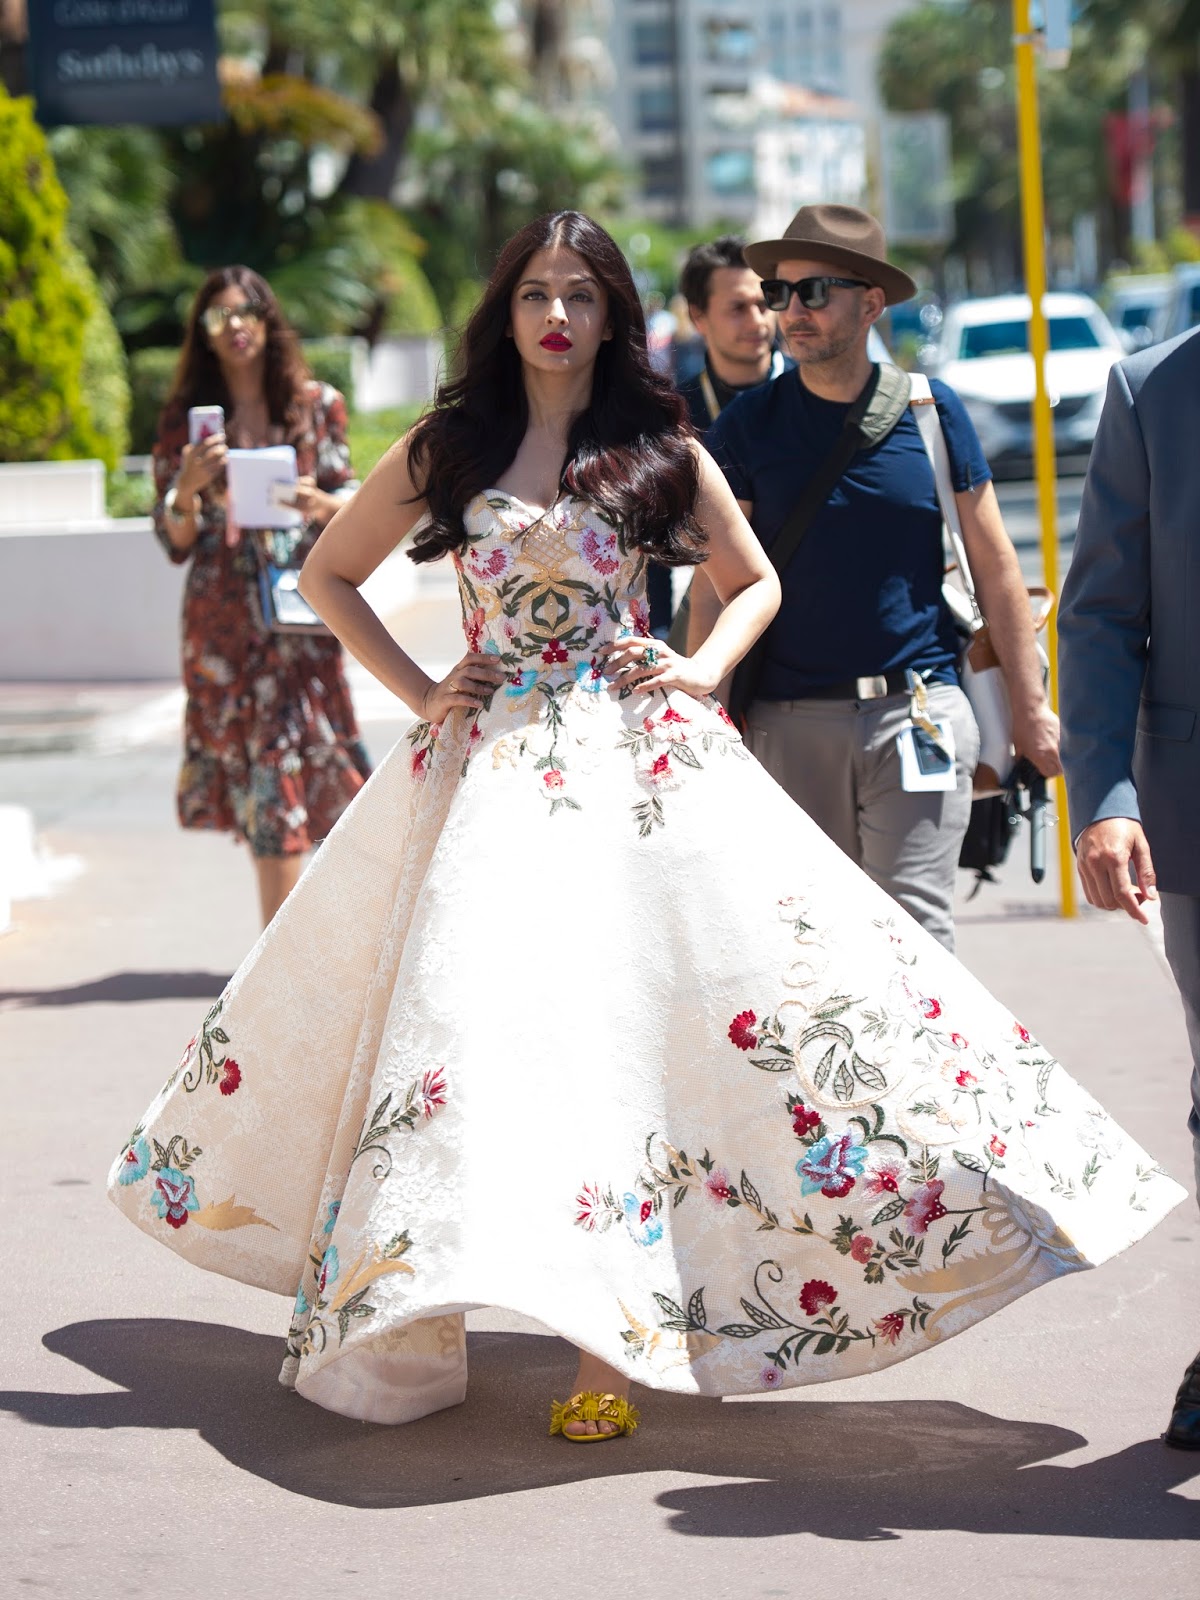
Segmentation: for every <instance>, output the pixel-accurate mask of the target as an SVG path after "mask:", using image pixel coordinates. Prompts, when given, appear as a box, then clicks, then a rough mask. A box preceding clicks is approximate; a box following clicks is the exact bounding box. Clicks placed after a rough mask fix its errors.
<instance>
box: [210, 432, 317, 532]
mask: <svg viewBox="0 0 1200 1600" xmlns="http://www.w3.org/2000/svg"><path fill="white" fill-rule="evenodd" d="M225 470H226V475H227V478H228V482H229V508H230V510H231V511H232V512H233V519H234V521H235V522H236V523H237V524H238V526H239V527H240V528H298V527H299V526H300V524H301V523H302V522H303V520H304V519H303V518H302V517H301V515H300V513H299V512H298V511H296V510H295V509H294V508H293V507H292V506H285V505H283V504H281V497H282V498H287V499H290V498H291V495H292V492H293V490H294V489H295V485H296V478H297V473H296V451H295V447H294V446H293V445H290V444H272V445H268V446H267V447H266V448H265V449H263V450H230V451H229V452H228V453H227V455H226V469H225Z"/></svg>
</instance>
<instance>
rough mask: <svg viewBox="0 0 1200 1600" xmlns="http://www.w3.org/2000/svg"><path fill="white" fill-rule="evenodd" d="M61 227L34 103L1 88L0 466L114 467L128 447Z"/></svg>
mask: <svg viewBox="0 0 1200 1600" xmlns="http://www.w3.org/2000/svg"><path fill="white" fill-rule="evenodd" d="M66 224H67V197H66V195H65V194H64V193H63V189H62V185H61V184H60V183H59V181H58V177H57V174H56V173H55V170H54V163H53V161H52V160H51V158H50V152H49V150H48V148H47V145H46V138H45V135H44V134H43V133H42V131H41V129H40V128H39V127H38V125H37V123H36V122H35V120H34V116H33V105H32V102H31V101H29V100H13V99H11V98H10V97H9V95H8V94H7V93H6V92H5V91H4V89H3V88H0V460H3V461H39V460H43V461H45V460H57V461H64V460H66V461H69V460H73V459H78V458H80V457H88V456H99V457H100V458H101V459H102V460H104V461H105V462H107V464H108V465H110V466H112V465H113V464H114V463H115V461H116V457H117V455H118V454H119V453H120V449H121V446H122V445H123V443H124V415H123V412H124V406H125V404H126V402H125V400H124V391H123V388H122V382H123V373H122V360H121V357H120V354H119V351H118V350H117V349H114V346H113V330H112V329H111V321H110V319H109V318H108V314H107V312H106V311H105V310H104V307H103V303H102V301H101V299H100V294H99V290H98V289H97V287H96V283H95V280H94V278H93V277H92V274H91V272H90V270H89V269H88V267H87V265H86V264H85V263H84V261H83V259H82V257H80V256H78V255H77V254H76V253H75V252H74V251H73V250H72V249H71V247H70V246H69V245H68V243H67V231H66ZM93 384H95V385H97V387H96V389H95V390H93V389H92V388H91V386H92V385H93Z"/></svg>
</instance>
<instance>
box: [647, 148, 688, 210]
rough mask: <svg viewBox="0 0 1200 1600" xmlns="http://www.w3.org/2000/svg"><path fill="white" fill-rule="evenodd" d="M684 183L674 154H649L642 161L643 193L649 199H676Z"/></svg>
mask: <svg viewBox="0 0 1200 1600" xmlns="http://www.w3.org/2000/svg"><path fill="white" fill-rule="evenodd" d="M681 189H682V184H681V182H680V175H679V162H678V160H677V159H676V158H675V157H674V156H647V157H645V158H644V159H643V161H642V193H643V194H644V195H645V196H646V198H647V199H648V200H676V199H678V198H679V194H680V191H681Z"/></svg>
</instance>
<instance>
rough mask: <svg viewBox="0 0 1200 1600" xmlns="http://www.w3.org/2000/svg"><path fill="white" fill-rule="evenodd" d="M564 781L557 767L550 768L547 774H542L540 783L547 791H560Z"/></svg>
mask: <svg viewBox="0 0 1200 1600" xmlns="http://www.w3.org/2000/svg"><path fill="white" fill-rule="evenodd" d="M566 781H567V780H566V779H565V778H564V777H563V775H562V773H561V772H560V771H559V770H558V768H557V767H551V768H550V771H549V772H543V773H542V782H543V783H544V784H545V785H546V787H547V789H561V788H562V787H563V785H564V784H565V783H566Z"/></svg>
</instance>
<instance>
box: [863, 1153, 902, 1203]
mask: <svg viewBox="0 0 1200 1600" xmlns="http://www.w3.org/2000/svg"><path fill="white" fill-rule="evenodd" d="M899 1188H900V1168H899V1167H898V1166H896V1165H895V1164H894V1163H893V1162H890V1161H888V1162H884V1164H883V1165H882V1166H878V1167H875V1168H874V1169H873V1170H872V1171H870V1172H868V1173H867V1175H866V1176H865V1177H864V1178H863V1190H864V1192H865V1193H866V1194H870V1195H880V1194H896V1193H897V1192H898V1190H899Z"/></svg>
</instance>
